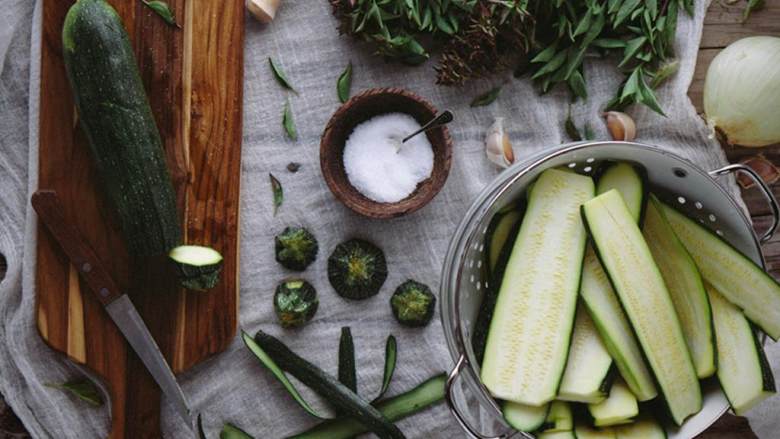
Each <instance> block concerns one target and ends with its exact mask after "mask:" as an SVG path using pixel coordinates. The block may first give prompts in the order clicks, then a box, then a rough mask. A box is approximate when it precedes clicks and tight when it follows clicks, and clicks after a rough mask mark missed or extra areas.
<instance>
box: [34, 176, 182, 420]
mask: <svg viewBox="0 0 780 439" xmlns="http://www.w3.org/2000/svg"><path fill="white" fill-rule="evenodd" d="M31 203H32V206H33V208H34V209H35V211H36V212H37V213H38V218H39V219H40V220H41V223H43V224H44V226H46V228H47V229H48V230H49V232H50V233H51V235H52V236H53V237H54V239H55V240H56V241H57V243H59V245H60V247H62V249H63V250H64V251H65V254H66V255H67V256H68V259H69V260H70V262H71V263H72V264H73V265H74V266H75V267H76V269H77V270H78V272H79V274H80V275H81V277H82V278H83V279H84V281H85V282H86V283H87V285H88V286H89V289H90V291H92V293H93V294H94V295H95V297H96V298H97V299H98V300H99V301H100V303H101V304H103V307H104V308H105V310H106V311H107V312H108V315H109V316H110V317H111V319H112V320H113V321H114V323H115V324H116V325H117V327H119V330H120V332H122V334H123V335H124V336H125V339H126V340H127V342H128V343H129V344H130V346H131V347H132V348H133V350H134V351H135V353H136V354H137V355H138V357H139V358H140V359H141V361H142V362H143V364H144V365H145V366H146V368H147V370H149V373H150V374H151V375H152V377H153V378H154V380H155V381H156V382H157V384H158V385H159V386H160V389H161V390H162V391H163V393H164V394H165V395H166V396H167V397H168V398H169V399H170V400H171V402H172V403H173V405H174V407H175V408H176V413H177V414H178V415H179V416H180V417H181V418H182V419H183V420H184V421H185V423H186V424H187V426H188V427H189V428H190V429H192V426H193V420H192V412H191V411H190V408H189V404H188V403H187V399H186V397H185V396H184V392H183V391H182V389H181V387H180V386H179V383H178V382H177V381H176V377H175V376H174V375H173V372H172V371H171V368H170V367H169V366H168V363H167V362H166V361H165V357H164V356H163V354H162V352H160V348H159V346H157V343H156V342H155V341H154V338H153V337H152V334H151V333H150V332H149V328H147V327H146V324H145V323H144V321H143V319H142V318H141V316H140V315H139V314H138V311H137V310H136V309H135V306H133V303H132V302H131V301H130V298H129V297H128V296H127V294H124V293H122V292H121V291H120V290H119V288H118V287H117V286H116V283H115V282H114V280H113V279H112V278H111V276H110V275H109V274H108V271H106V270H105V268H104V267H103V265H102V264H101V262H100V260H99V259H98V257H97V254H95V251H94V250H92V248H91V247H90V246H89V245H88V244H87V242H86V241H85V240H84V239H83V237H82V236H81V234H80V233H79V231H78V230H77V229H76V228H75V227H74V226H73V225H72V223H70V222H69V221H68V219H67V218H66V217H65V213H64V210H63V208H62V204H61V203H60V200H59V197H58V196H57V193H56V192H55V191H48V190H40V191H37V192H35V193H34V194H33V196H32V199H31Z"/></svg>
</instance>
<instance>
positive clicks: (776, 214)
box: [710, 163, 780, 242]
mask: <svg viewBox="0 0 780 439" xmlns="http://www.w3.org/2000/svg"><path fill="white" fill-rule="evenodd" d="M739 172H742V173H744V174H745V175H747V176H748V177H750V179H751V180H753V182H754V183H755V184H756V186H757V187H758V188H759V189H760V190H761V193H762V194H763V195H764V198H766V201H767V203H768V204H769V208H770V209H772V224H770V225H769V228H768V229H767V230H766V231H765V232H764V234H763V235H762V236H761V242H767V241H769V240H770V239H772V235H774V234H775V230H776V229H777V225H778V222H780V207H778V205H777V199H776V198H775V195H774V194H773V193H772V189H770V188H769V185H768V184H766V182H765V181H764V179H763V178H761V176H760V175H758V173H757V172H756V171H754V170H753V168H751V167H750V166H747V165H743V164H741V163H734V164H732V165H727V166H724V167H722V168H720V169H715V170H714V171H710V175H711V176H712V177H719V176H721V175H727V174H731V173H739Z"/></svg>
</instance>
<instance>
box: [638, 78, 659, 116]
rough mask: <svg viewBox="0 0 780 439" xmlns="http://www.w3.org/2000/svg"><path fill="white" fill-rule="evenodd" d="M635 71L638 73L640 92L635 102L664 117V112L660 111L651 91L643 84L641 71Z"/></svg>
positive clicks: (643, 79)
mask: <svg viewBox="0 0 780 439" xmlns="http://www.w3.org/2000/svg"><path fill="white" fill-rule="evenodd" d="M637 71H639V91H640V93H639V95H638V96H637V100H638V101H639V102H641V103H643V104H645V105H647V106H648V107H650V109H651V110H653V111H655V112H656V113H658V114H660V115H661V116H666V114H665V113H664V110H662V109H661V106H660V105H659V104H658V100H656V97H655V93H654V92H653V89H652V88H650V87H648V86H647V83H646V82H645V78H644V76H645V75H644V74H643V73H642V69H637Z"/></svg>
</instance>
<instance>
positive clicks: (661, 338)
mask: <svg viewBox="0 0 780 439" xmlns="http://www.w3.org/2000/svg"><path fill="white" fill-rule="evenodd" d="M582 215H583V217H584V218H585V222H586V224H587V227H588V229H589V231H590V234H591V236H592V237H593V241H594V243H595V246H596V250H597V252H598V256H599V259H600V260H601V263H602V266H603V267H604V270H605V271H606V273H607V275H608V276H609V279H610V280H611V282H612V285H614V288H615V292H616V293H617V296H618V298H619V299H620V302H621V304H622V305H623V308H624V309H625V311H626V315H627V316H628V319H629V321H630V322H631V325H632V327H633V328H634V332H635V333H636V335H637V339H638V340H639V343H640V344H641V346H642V349H643V351H644V353H645V355H646V356H647V360H648V363H649V364H650V368H651V369H652V370H653V373H654V374H655V377H656V380H657V381H658V384H659V386H660V388H661V391H662V392H663V394H664V397H665V399H666V402H667V404H668V406H669V410H670V412H671V415H672V418H673V419H674V421H675V422H676V423H677V424H682V423H683V421H684V420H685V419H686V418H688V416H690V415H692V414H694V413H696V412H698V411H699V410H701V406H702V397H701V388H700V387H699V380H698V377H697V376H696V371H695V370H694V368H693V363H692V361H691V356H690V353H689V352H688V346H687V345H686V343H685V338H684V337H683V332H682V328H681V327H680V322H679V320H678V319H677V314H676V312H675V310H674V304H673V303H672V299H671V298H670V297H669V291H668V290H667V289H666V284H665V283H664V279H663V277H662V276H661V273H660V272H659V270H658V267H657V266H656V265H655V262H654V260H653V256H652V254H651V253H650V249H649V248H648V246H647V244H646V243H645V240H644V238H643V237H642V232H641V231H640V230H639V227H638V226H637V224H636V222H635V220H634V217H633V216H632V215H631V213H630V212H629V210H628V208H627V207H626V204H625V203H624V202H623V198H622V197H621V196H620V193H618V191H616V190H611V191H609V192H606V193H604V194H602V195H599V196H598V197H596V198H594V199H592V200H590V201H588V202H586V203H585V204H583V206H582Z"/></svg>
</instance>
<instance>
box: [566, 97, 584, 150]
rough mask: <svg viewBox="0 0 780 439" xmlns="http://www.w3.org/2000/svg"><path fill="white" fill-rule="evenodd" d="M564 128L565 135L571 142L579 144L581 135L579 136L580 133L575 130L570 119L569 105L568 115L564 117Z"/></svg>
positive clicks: (575, 126) (575, 127)
mask: <svg viewBox="0 0 780 439" xmlns="http://www.w3.org/2000/svg"><path fill="white" fill-rule="evenodd" d="M564 127H565V128H566V134H567V135H568V136H569V138H570V139H571V140H572V141H573V142H579V141H581V140H582V135H580V131H579V130H578V129H577V125H575V124H574V121H573V120H572V118H571V105H569V113H568V115H567V116H566V122H565V123H564Z"/></svg>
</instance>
